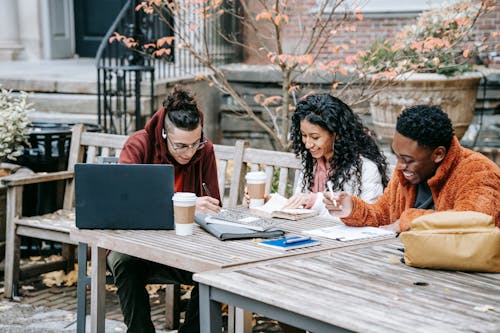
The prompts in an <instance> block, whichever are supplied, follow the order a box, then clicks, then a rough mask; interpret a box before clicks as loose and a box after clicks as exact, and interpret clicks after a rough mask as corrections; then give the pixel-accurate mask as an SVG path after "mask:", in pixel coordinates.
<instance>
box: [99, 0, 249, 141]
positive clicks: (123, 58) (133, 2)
mask: <svg viewBox="0 0 500 333" xmlns="http://www.w3.org/2000/svg"><path fill="white" fill-rule="evenodd" d="M226 1H227V3H225V6H234V8H231V10H234V9H235V8H237V6H238V4H237V1H233V0H226ZM140 2H141V1H139V0H130V1H128V2H127V3H126V4H125V5H124V7H123V8H122V10H121V11H120V13H119V15H118V17H117V18H116V19H115V21H114V22H113V24H112V26H111V27H110V28H109V29H108V31H107V33H106V35H105V36H104V38H103V40H102V42H101V44H100V46H99V49H98V51H97V55H96V66H97V84H98V88H97V92H98V122H99V125H101V126H102V128H103V130H104V131H105V132H107V133H116V134H129V133H130V132H133V131H135V130H138V129H141V128H143V126H144V120H145V119H146V118H147V117H149V116H151V115H152V114H153V113H154V112H155V80H156V81H161V80H165V79H170V78H175V77H180V76H183V77H185V76H186V75H197V74H198V73H200V72H202V71H205V70H206V69H205V67H204V66H203V65H202V64H201V63H200V62H199V61H198V60H197V59H196V58H195V57H193V56H192V54H191V53H190V52H189V50H187V49H182V48H175V44H172V45H171V51H170V52H169V54H165V55H163V56H161V58H158V57H157V58H153V57H152V56H151V55H150V54H149V52H147V51H145V49H143V48H142V45H145V44H147V43H151V42H155V41H156V40H157V39H158V38H159V37H165V36H171V37H175V36H174V35H175V34H176V33H178V31H182V29H185V31H188V30H186V29H189V28H190V27H189V26H187V25H188V24H191V23H193V21H192V20H200V19H202V18H197V17H191V16H190V17H189V18H188V20H186V17H179V18H175V17H173V16H172V15H169V13H168V12H164V13H163V16H164V18H166V19H167V20H168V23H166V22H164V21H162V20H161V18H160V17H158V15H148V14H145V13H144V12H143V11H142V10H139V11H136V10H135V8H136V6H137V5H138V4H139V3H140ZM176 20H177V21H176ZM195 23H196V22H195ZM198 23H199V22H198ZM182 25H185V27H183V26H182ZM174 27H175V29H174ZM207 27H208V28H207V30H206V31H205V35H204V36H203V38H204V39H205V40H207V41H208V46H209V47H208V49H207V50H208V53H209V55H210V58H211V60H212V63H214V64H216V65H219V64H225V63H229V62H235V61H239V60H240V50H239V49H238V48H237V47H235V46H234V45H231V44H230V43H228V42H226V41H225V40H224V38H222V37H221V35H220V32H221V31H225V32H229V33H231V32H232V31H235V32H238V31H239V30H238V29H239V28H238V26H237V22H236V20H235V19H233V18H232V17H230V16H229V15H226V16H224V15H223V16H222V17H219V19H217V20H216V21H214V22H211V23H210V25H208V26H207ZM174 30H176V31H177V32H176V33H174ZM115 32H118V33H119V34H121V35H125V36H131V37H133V38H134V40H135V41H137V42H138V46H137V47H134V48H127V47H126V46H125V45H124V44H123V42H118V41H116V40H114V41H112V42H110V38H111V37H112V36H113V35H114V33H115ZM192 37H193V43H196V42H197V40H198V42H199V39H197V38H198V37H199V36H196V35H195V34H194V33H193V34H192ZM174 43H175V42H174ZM193 45H195V44H193Z"/></svg>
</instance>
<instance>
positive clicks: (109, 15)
mask: <svg viewBox="0 0 500 333" xmlns="http://www.w3.org/2000/svg"><path fill="white" fill-rule="evenodd" d="M127 1H128V0H75V7H74V8H75V36H76V38H75V40H76V45H75V47H76V54H78V55H79V56H80V57H91V58H93V57H95V55H96V53H97V49H98V48H99V44H100V43H101V40H102V38H103V37H104V35H105V34H106V32H107V31H108V29H109V28H110V27H111V24H113V22H114V20H115V19H116V17H117V16H118V13H119V12H120V10H121V9H122V7H123V5H125V3H127Z"/></svg>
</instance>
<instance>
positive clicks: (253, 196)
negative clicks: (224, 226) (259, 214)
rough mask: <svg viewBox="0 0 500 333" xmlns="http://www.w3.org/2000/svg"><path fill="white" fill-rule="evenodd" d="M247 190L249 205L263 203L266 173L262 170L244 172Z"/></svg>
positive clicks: (255, 205)
mask: <svg viewBox="0 0 500 333" xmlns="http://www.w3.org/2000/svg"><path fill="white" fill-rule="evenodd" d="M245 179H246V181H247V191H248V195H249V196H250V204H249V207H250V208H252V207H258V206H262V205H264V195H265V191H266V174H265V172H262V171H253V172H249V173H247V174H246V176H245Z"/></svg>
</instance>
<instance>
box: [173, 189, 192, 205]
mask: <svg viewBox="0 0 500 333" xmlns="http://www.w3.org/2000/svg"><path fill="white" fill-rule="evenodd" d="M172 200H173V201H174V203H176V204H182V203H184V204H185V205H186V206H188V205H189V206H191V205H194V204H196V194H194V193H191V192H176V193H174V196H173V197H172Z"/></svg>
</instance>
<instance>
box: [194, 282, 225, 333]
mask: <svg viewBox="0 0 500 333" xmlns="http://www.w3.org/2000/svg"><path fill="white" fill-rule="evenodd" d="M199 291H200V326H201V333H215V332H221V331H222V311H221V303H219V302H217V301H214V300H212V299H210V287H209V286H207V285H204V284H202V283H200V284H199Z"/></svg>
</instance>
